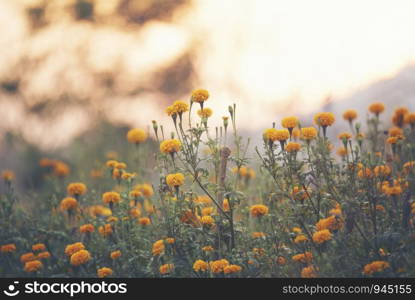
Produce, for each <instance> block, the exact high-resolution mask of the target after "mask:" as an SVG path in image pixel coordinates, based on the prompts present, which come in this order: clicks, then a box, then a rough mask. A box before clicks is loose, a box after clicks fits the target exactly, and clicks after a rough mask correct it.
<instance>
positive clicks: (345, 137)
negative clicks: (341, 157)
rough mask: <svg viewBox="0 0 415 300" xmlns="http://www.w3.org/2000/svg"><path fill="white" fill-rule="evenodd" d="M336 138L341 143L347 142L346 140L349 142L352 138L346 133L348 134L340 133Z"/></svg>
mask: <svg viewBox="0 0 415 300" xmlns="http://www.w3.org/2000/svg"><path fill="white" fill-rule="evenodd" d="M338 138H339V140H341V141H342V140H346V141H348V140H350V139H351V138H352V135H351V134H350V133H348V132H342V133H340V134H339V136H338Z"/></svg>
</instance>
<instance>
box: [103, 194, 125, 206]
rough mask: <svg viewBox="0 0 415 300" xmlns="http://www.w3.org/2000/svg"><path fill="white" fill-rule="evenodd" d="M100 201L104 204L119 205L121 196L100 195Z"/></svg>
mask: <svg viewBox="0 0 415 300" xmlns="http://www.w3.org/2000/svg"><path fill="white" fill-rule="evenodd" d="M102 201H103V202H104V203H105V204H109V203H119V202H120V201H121V195H120V194H119V193H117V192H105V193H104V194H102Z"/></svg>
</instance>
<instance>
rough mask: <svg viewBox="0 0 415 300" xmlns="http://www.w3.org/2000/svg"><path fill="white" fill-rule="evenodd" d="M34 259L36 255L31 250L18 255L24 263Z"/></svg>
mask: <svg viewBox="0 0 415 300" xmlns="http://www.w3.org/2000/svg"><path fill="white" fill-rule="evenodd" d="M35 259H36V255H35V254H34V253H33V252H29V253H25V254H22V255H21V256H20V261H21V262H22V263H26V262H29V261H32V260H35Z"/></svg>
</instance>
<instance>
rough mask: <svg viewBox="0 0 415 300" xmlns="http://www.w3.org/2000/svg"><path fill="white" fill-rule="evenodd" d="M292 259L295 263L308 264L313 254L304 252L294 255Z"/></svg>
mask: <svg viewBox="0 0 415 300" xmlns="http://www.w3.org/2000/svg"><path fill="white" fill-rule="evenodd" d="M292 259H293V261H296V262H302V263H309V262H311V261H312V260H313V254H312V253H311V252H309V251H306V252H305V253H300V254H297V255H294V256H293V257H292Z"/></svg>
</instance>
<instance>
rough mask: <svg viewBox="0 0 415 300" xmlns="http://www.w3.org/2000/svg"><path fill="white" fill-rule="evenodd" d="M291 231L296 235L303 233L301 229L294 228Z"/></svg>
mask: <svg viewBox="0 0 415 300" xmlns="http://www.w3.org/2000/svg"><path fill="white" fill-rule="evenodd" d="M291 231H292V232H294V233H301V232H303V231H302V230H301V228H300V227H293V229H291Z"/></svg>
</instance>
